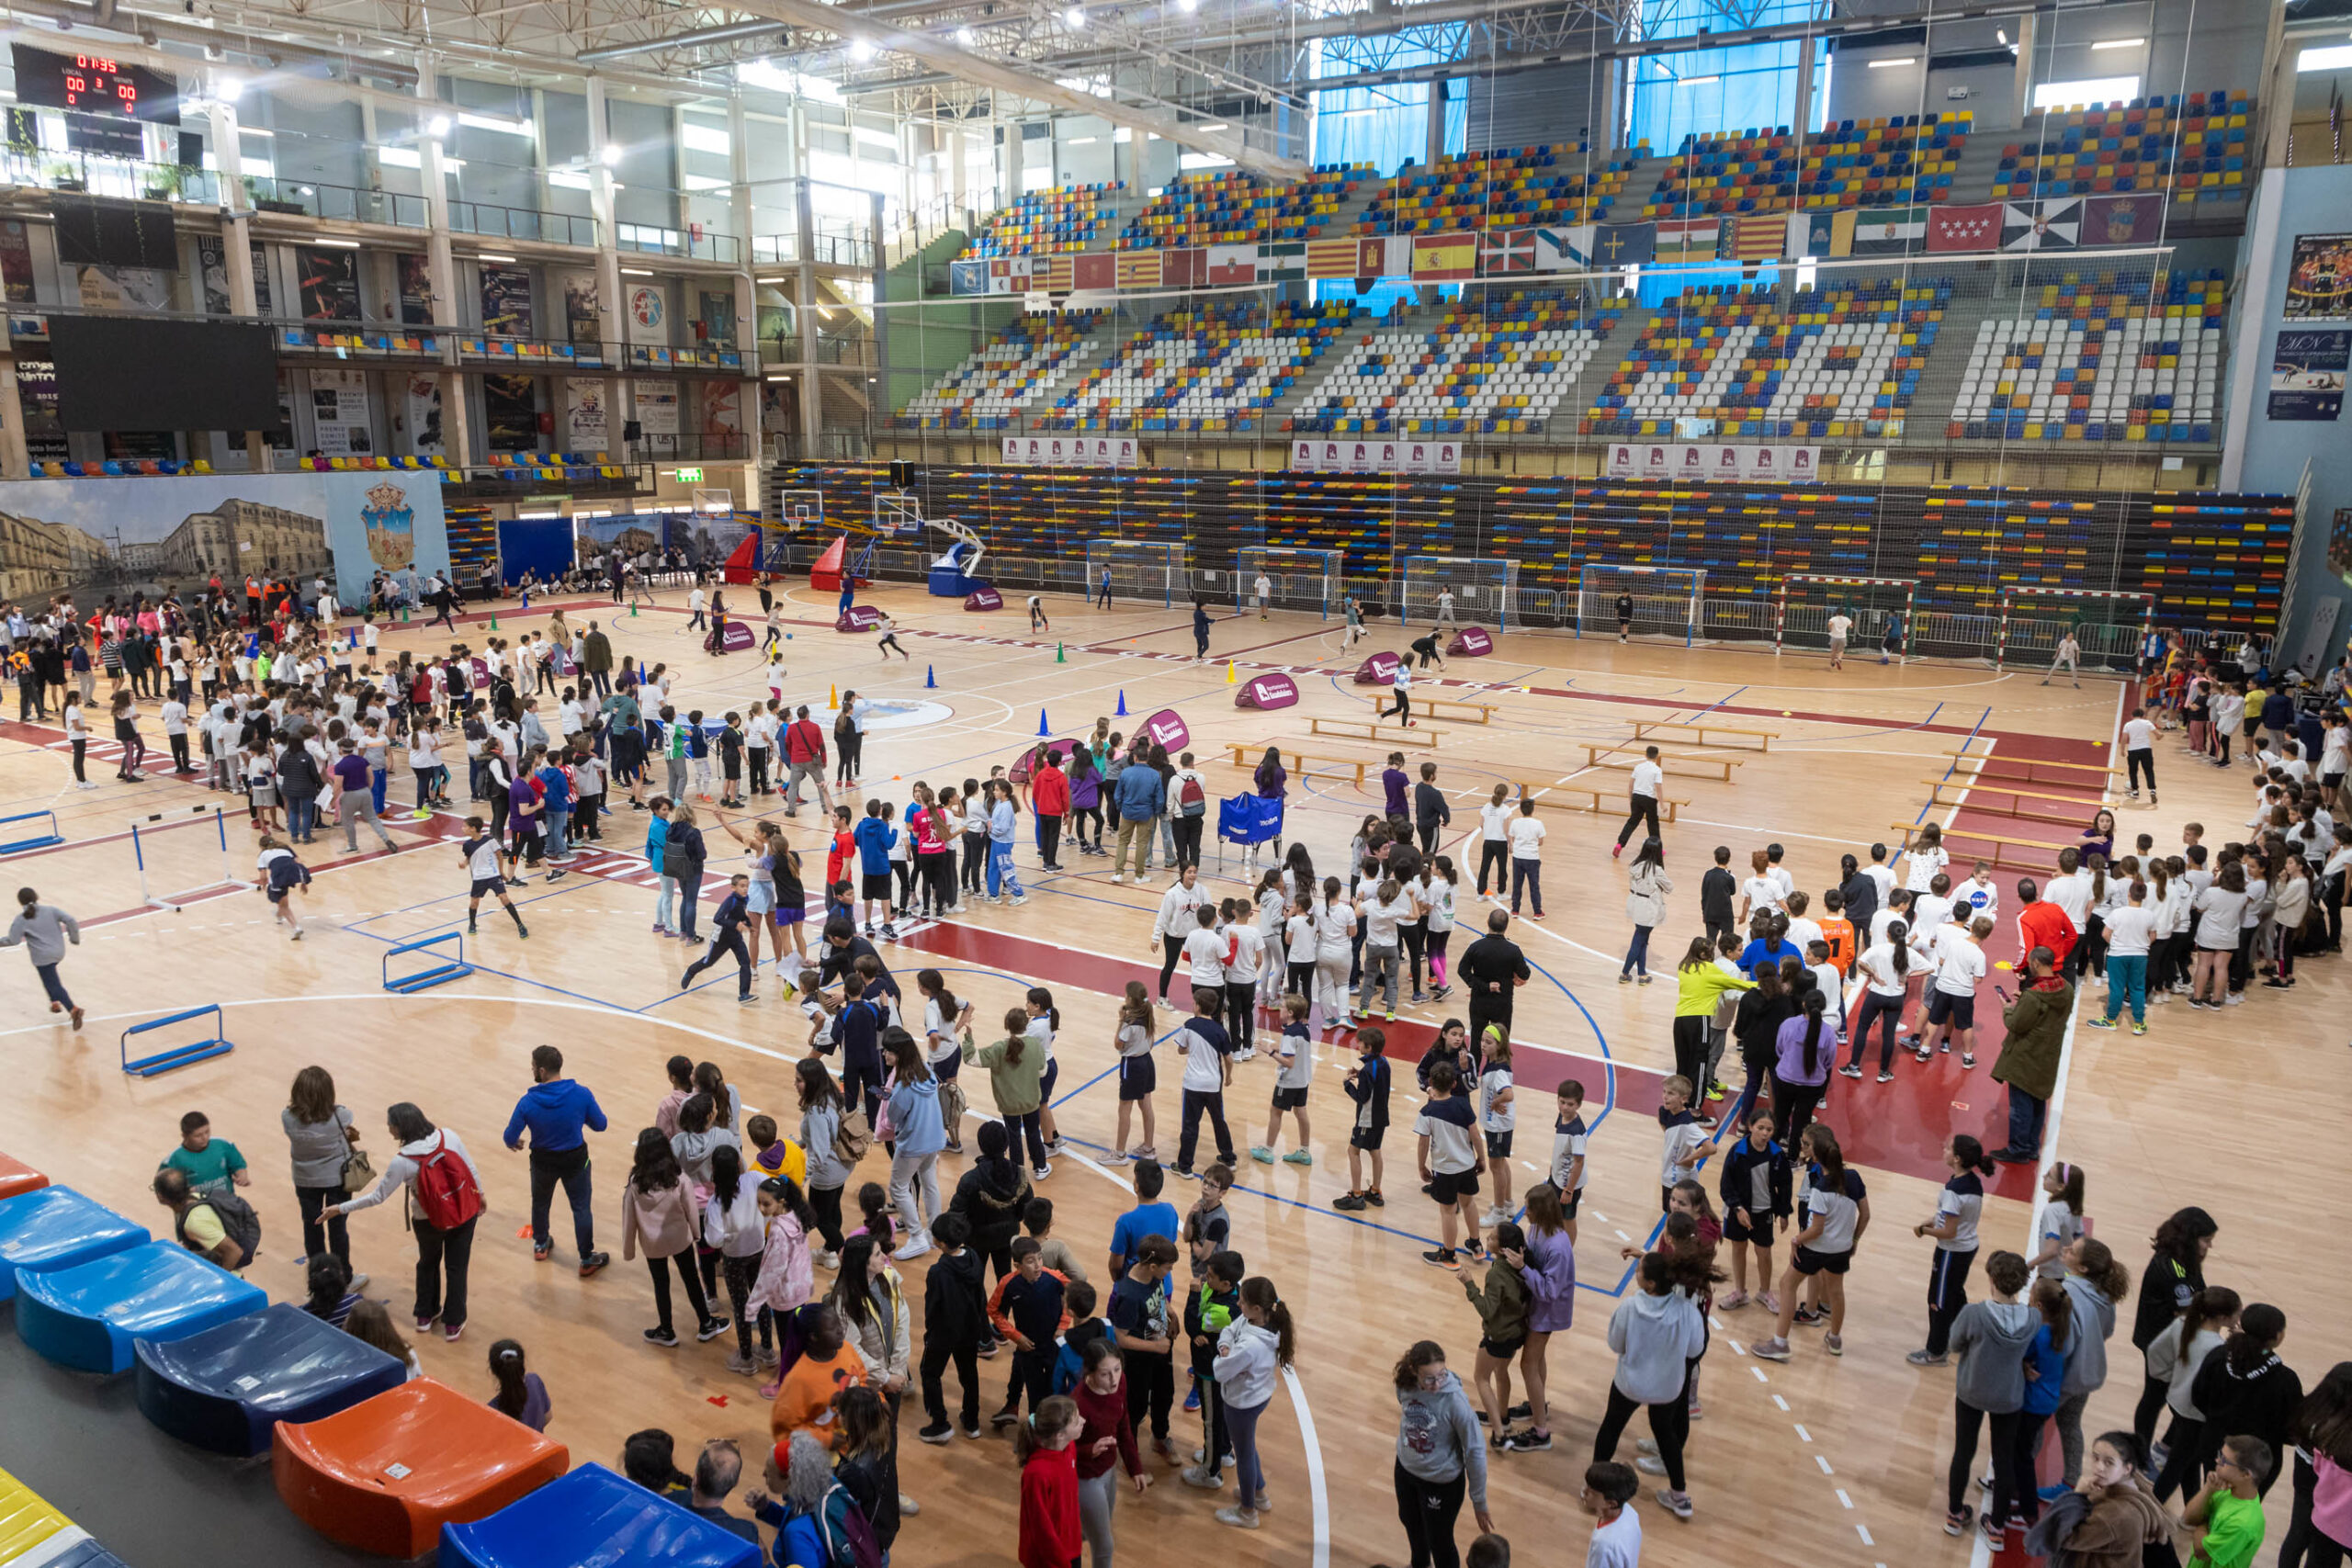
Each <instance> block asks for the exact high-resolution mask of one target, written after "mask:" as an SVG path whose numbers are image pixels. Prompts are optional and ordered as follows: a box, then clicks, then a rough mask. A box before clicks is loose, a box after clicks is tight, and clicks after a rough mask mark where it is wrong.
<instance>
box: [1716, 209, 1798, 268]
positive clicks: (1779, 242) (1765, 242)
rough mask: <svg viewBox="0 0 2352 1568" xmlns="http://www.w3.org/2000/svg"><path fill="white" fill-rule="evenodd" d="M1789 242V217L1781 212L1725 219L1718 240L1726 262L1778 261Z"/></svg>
mask: <svg viewBox="0 0 2352 1568" xmlns="http://www.w3.org/2000/svg"><path fill="white" fill-rule="evenodd" d="M1788 241H1789V220H1788V219H1787V218H1785V217H1783V216H1781V214H1779V213H1753V214H1750V215H1748V216H1747V217H1744V218H1732V219H1727V220H1724V227H1723V230H1722V232H1721V234H1720V235H1719V237H1718V239H1717V241H1716V243H1717V246H1718V248H1719V250H1720V253H1721V254H1722V257H1723V259H1724V260H1725V261H1743V262H1756V261H1778V260H1780V259H1781V252H1782V251H1783V250H1784V249H1785V248H1786V246H1787V244H1788Z"/></svg>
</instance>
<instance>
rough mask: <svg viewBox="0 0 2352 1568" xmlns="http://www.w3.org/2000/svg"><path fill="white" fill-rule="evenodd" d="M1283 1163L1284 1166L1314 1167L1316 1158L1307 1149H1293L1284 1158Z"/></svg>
mask: <svg viewBox="0 0 2352 1568" xmlns="http://www.w3.org/2000/svg"><path fill="white" fill-rule="evenodd" d="M1314 1163H1315V1156H1313V1155H1311V1154H1309V1153H1308V1152H1307V1151H1306V1150H1305V1149H1293V1150H1291V1152H1290V1153H1288V1154H1286V1155H1284V1156H1283V1164H1284V1165H1313V1164H1314Z"/></svg>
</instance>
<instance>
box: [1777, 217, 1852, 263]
mask: <svg viewBox="0 0 2352 1568" xmlns="http://www.w3.org/2000/svg"><path fill="white" fill-rule="evenodd" d="M1789 254H1791V255H1795V256H1850V255H1852V254H1854V214H1853V212H1852V211H1851V210H1850V209H1849V210H1847V211H1843V212H1799V213H1795V214H1793V215H1792V216H1791V218H1790V219H1789Z"/></svg>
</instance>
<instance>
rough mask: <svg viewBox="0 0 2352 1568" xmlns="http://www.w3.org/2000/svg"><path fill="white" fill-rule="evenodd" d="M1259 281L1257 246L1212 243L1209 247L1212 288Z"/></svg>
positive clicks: (1208, 280) (1209, 282) (1208, 274)
mask: <svg viewBox="0 0 2352 1568" xmlns="http://www.w3.org/2000/svg"><path fill="white" fill-rule="evenodd" d="M1257 281H1258V247H1257V246H1255V245H1211V246H1209V247H1208V273H1207V282H1208V286H1209V287H1210V288H1230V287H1232V286H1233V285H1235V284H1237V283H1255V282H1257Z"/></svg>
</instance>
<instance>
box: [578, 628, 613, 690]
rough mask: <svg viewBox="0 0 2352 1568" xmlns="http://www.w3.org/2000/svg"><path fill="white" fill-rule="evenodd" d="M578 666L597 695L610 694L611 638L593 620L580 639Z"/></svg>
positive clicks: (611, 670) (611, 677) (611, 683)
mask: <svg viewBox="0 0 2352 1568" xmlns="http://www.w3.org/2000/svg"><path fill="white" fill-rule="evenodd" d="M580 668H581V670H582V671H584V672H585V673H586V675H587V677H588V681H589V683H590V684H591V685H593V686H594V687H595V689H596V694H597V695H598V696H600V697H602V696H606V695H609V694H611V692H612V689H613V639H612V638H611V637H606V636H605V634H604V632H603V631H601V630H600V629H598V627H597V626H596V623H595V622H594V621H591V622H589V623H588V635H587V636H586V637H582V638H581V639H580Z"/></svg>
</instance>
